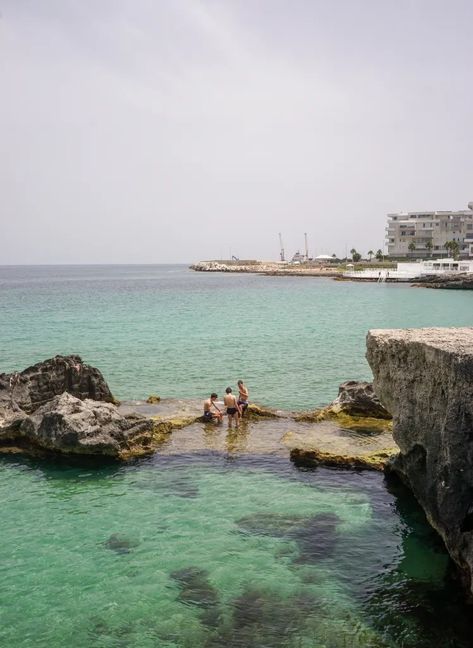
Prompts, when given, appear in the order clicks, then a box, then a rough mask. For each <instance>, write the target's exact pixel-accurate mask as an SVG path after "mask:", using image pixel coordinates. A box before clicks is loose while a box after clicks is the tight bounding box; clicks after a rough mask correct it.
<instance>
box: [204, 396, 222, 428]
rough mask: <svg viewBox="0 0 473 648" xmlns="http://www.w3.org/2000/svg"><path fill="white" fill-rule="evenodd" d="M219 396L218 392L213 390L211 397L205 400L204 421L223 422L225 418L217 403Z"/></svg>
mask: <svg viewBox="0 0 473 648" xmlns="http://www.w3.org/2000/svg"><path fill="white" fill-rule="evenodd" d="M217 398H218V396H217V394H216V393H215V392H212V393H211V394H210V398H207V400H206V401H204V421H205V422H206V423H207V422H210V423H212V422H215V423H221V422H222V420H223V414H222V412H221V410H220V409H219V408H218V407H217V405H216V404H215V401H216V400H217Z"/></svg>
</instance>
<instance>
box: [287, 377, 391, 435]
mask: <svg viewBox="0 0 473 648" xmlns="http://www.w3.org/2000/svg"><path fill="white" fill-rule="evenodd" d="M327 418H337V419H339V420H340V422H341V423H343V424H344V425H346V427H352V425H353V424H354V423H356V421H357V420H360V419H366V427H372V426H373V425H374V424H376V421H375V420H374V419H380V420H381V421H388V420H390V419H391V418H392V417H391V414H390V413H389V412H388V411H387V410H386V408H385V407H383V405H382V404H381V402H380V400H379V398H378V397H377V395H376V394H375V391H374V388H373V384H372V383H368V382H364V381H360V380H347V381H346V382H344V383H342V384H341V385H340V386H339V388H338V396H337V398H336V399H335V400H333V401H332V402H331V403H330V404H329V405H327V406H326V407H323V408H321V409H317V410H314V411H309V412H301V413H300V414H297V415H296V416H295V419H296V421H307V422H310V423H317V422H320V421H323V420H325V419H327Z"/></svg>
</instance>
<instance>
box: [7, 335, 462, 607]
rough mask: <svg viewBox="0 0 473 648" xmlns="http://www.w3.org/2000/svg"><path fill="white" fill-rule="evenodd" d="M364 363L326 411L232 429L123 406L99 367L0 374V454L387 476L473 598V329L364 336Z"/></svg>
mask: <svg viewBox="0 0 473 648" xmlns="http://www.w3.org/2000/svg"><path fill="white" fill-rule="evenodd" d="M367 359H368V362H369V364H370V366H371V368H372V371H373V375H374V383H373V384H370V383H366V382H357V381H348V382H346V383H343V384H342V385H340V388H339V394H338V397H337V398H336V399H335V400H334V401H333V402H332V403H330V404H329V405H328V406H327V407H324V408H321V409H317V410H313V411H308V412H285V411H278V410H271V409H268V408H264V407H260V406H257V405H251V406H250V408H249V410H248V416H247V418H246V419H245V420H244V421H242V424H241V425H240V428H239V429H238V430H228V429H227V427H226V425H225V424H224V425H214V424H208V423H205V422H204V421H203V420H202V409H201V408H202V403H201V401H195V400H194V401H190V400H179V399H160V398H159V397H157V396H154V397H150V398H149V399H148V401H126V402H123V403H121V404H120V403H118V402H117V401H116V400H115V399H114V398H113V395H112V393H111V391H110V389H109V387H108V385H107V383H106V382H105V380H104V378H103V376H102V374H101V373H100V371H99V370H98V369H96V368H95V367H91V366H89V365H87V364H86V363H84V362H83V361H82V360H81V358H80V357H79V356H75V355H72V356H56V357H55V358H52V359H50V360H46V361H45V362H42V363H38V364H37V365H34V366H32V367H29V368H27V369H25V370H24V371H21V372H17V373H13V374H0V454H2V453H3V454H5V453H7V454H11V453H21V454H26V455H33V456H44V457H48V458H49V459H51V458H54V457H69V458H70V457H75V458H77V457H79V458H84V457H87V458H91V457H92V458H95V459H96V460H98V461H104V460H114V461H126V460H130V459H136V458H139V457H142V456H145V455H149V454H151V453H162V454H183V453H184V454H188V453H202V452H209V451H211V452H220V453H226V454H228V455H232V454H249V455H255V454H262V455H268V454H269V455H271V454H275V455H279V456H281V457H286V458H288V459H289V458H290V459H291V460H292V461H293V462H294V463H295V464H297V465H301V466H307V465H309V466H314V465H315V466H317V465H326V466H334V467H337V468H350V469H360V470H363V469H371V470H373V469H374V470H384V471H386V472H394V473H396V474H397V475H398V476H399V477H400V478H401V479H402V480H403V481H404V482H405V483H406V484H407V486H408V487H409V488H410V489H411V491H412V492H413V494H414V495H415V497H416V498H417V500H418V501H419V503H420V505H421V506H422V508H423V509H424V511H425V513H426V515H427V519H428V520H429V522H430V524H431V525H432V526H433V527H434V528H435V529H436V530H437V531H438V533H439V535H440V536H441V537H442V539H443V541H444V543H445V546H446V548H447V550H448V552H449V553H450V555H451V557H452V558H453V560H454V562H455V563H456V565H457V566H458V568H459V571H460V573H461V576H462V579H463V582H464V584H465V587H466V589H467V591H468V592H469V594H470V597H471V598H472V600H473V578H472V575H473V328H462V329H454V328H452V329H406V330H379V331H370V332H369V334H368V337H367ZM391 414H392V415H393V418H392V420H391Z"/></svg>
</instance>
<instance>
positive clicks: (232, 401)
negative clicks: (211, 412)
mask: <svg viewBox="0 0 473 648" xmlns="http://www.w3.org/2000/svg"><path fill="white" fill-rule="evenodd" d="M223 402H224V404H225V407H226V408H227V416H228V427H229V428H231V427H232V421H233V420H234V421H235V427H236V428H238V421H239V418H240V416H241V407H240V406H239V405H238V401H237V399H236V396H234V395H233V394H232V388H231V387H227V388H226V390H225V396H224V397H223Z"/></svg>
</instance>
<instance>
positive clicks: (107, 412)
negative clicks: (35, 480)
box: [0, 392, 154, 459]
mask: <svg viewBox="0 0 473 648" xmlns="http://www.w3.org/2000/svg"><path fill="white" fill-rule="evenodd" d="M153 433H154V424H153V421H152V420H151V419H147V418H144V417H142V416H140V415H138V414H128V415H125V416H122V415H121V414H119V412H118V410H117V408H116V407H115V405H113V404H112V403H101V402H98V401H93V400H90V399H86V400H83V401H82V400H80V399H79V398H76V397H75V396H71V395H70V394H68V393H66V392H65V393H64V394H62V395H61V396H55V397H54V398H53V399H52V400H51V401H49V402H48V403H46V404H45V405H43V406H42V407H40V408H38V409H37V410H36V411H35V412H34V413H33V414H32V415H31V416H29V417H26V418H25V419H24V420H23V422H22V423H21V426H20V428H19V430H18V431H17V434H16V436H15V437H14V438H12V436H11V435H10V440H15V441H16V442H18V443H20V444H22V445H24V446H26V447H27V448H28V447H33V448H39V449H41V450H47V451H52V452H60V453H63V454H75V455H104V456H109V457H113V458H116V459H125V458H128V457H130V456H138V455H141V454H146V453H147V452H150V451H151V450H152V441H153ZM0 440H4V439H0Z"/></svg>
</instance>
